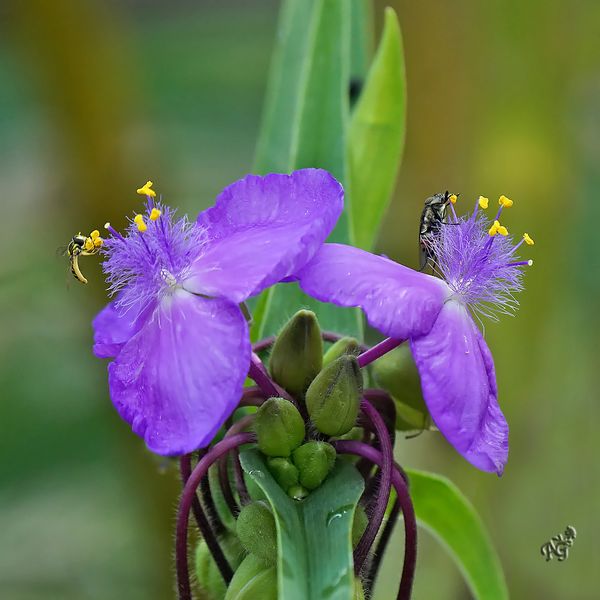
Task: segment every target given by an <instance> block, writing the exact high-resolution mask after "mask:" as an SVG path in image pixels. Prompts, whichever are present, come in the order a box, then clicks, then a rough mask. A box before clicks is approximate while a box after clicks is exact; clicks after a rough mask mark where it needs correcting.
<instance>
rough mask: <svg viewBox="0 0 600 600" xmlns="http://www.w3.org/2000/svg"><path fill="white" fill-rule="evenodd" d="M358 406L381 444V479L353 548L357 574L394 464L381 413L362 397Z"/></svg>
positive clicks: (380, 512)
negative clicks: (362, 530) (364, 526)
mask: <svg viewBox="0 0 600 600" xmlns="http://www.w3.org/2000/svg"><path fill="white" fill-rule="evenodd" d="M360 408H361V410H362V411H363V413H364V414H365V415H366V416H367V418H368V419H369V421H371V423H372V424H373V428H374V429H375V432H376V434H377V439H378V440H379V444H380V445H381V455H382V457H383V458H382V463H381V480H380V484H379V493H378V494H377V500H376V502H375V506H374V507H373V512H372V513H371V515H370V518H369V524H368V525H367V528H366V529H365V532H364V533H363V535H362V537H361V538H360V541H359V542H358V545H357V546H356V548H355V550H354V572H355V573H356V574H357V575H359V574H360V572H361V570H362V568H363V565H364V564H365V560H366V559H367V556H368V555H369V550H370V549H371V546H372V545H373V542H374V541H375V537H376V536H377V532H378V531H379V528H380V527H381V523H382V522H383V518H384V517H385V509H386V507H387V503H388V498H389V496H390V491H391V488H392V466H393V464H394V453H393V448H392V441H391V439H390V436H389V434H388V431H387V428H386V426H385V423H384V422H383V419H382V418H381V415H380V414H379V413H378V412H377V411H376V410H375V408H374V407H373V405H372V404H371V403H370V402H369V401H368V400H366V399H365V398H363V399H362V401H361V403H360Z"/></svg>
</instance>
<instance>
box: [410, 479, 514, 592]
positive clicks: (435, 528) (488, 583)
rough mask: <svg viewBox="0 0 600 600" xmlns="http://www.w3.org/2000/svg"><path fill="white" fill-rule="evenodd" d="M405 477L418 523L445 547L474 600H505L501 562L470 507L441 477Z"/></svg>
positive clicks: (471, 506) (450, 483) (482, 525)
mask: <svg viewBox="0 0 600 600" xmlns="http://www.w3.org/2000/svg"><path fill="white" fill-rule="evenodd" d="M407 474H408V477H409V480H410V495H411V497H412V500H413V503H414V507H415V513H416V516H417V523H418V524H419V525H420V526H421V527H424V528H425V529H427V530H428V531H430V532H431V533H432V534H433V535H434V536H435V537H436V538H438V539H439V540H440V541H441V542H442V544H443V545H444V546H445V547H446V549H447V550H448V551H449V553H450V555H451V556H452V558H453V559H454V561H455V562H456V564H457V565H458V567H459V569H460V570H461V572H462V573H463V576H464V578H465V580H466V582H467V584H468V585H469V588H470V589H471V591H472V593H473V595H474V596H475V598H477V599H481V600H507V599H508V589H507V587H506V581H505V579H504V573H503V571H502V566H501V565H500V560H499V559H498V555H497V554H496V551H495V550H494V547H493V546H492V542H491V541H490V538H489V535H488V533H487V531H486V530H485V526H484V524H483V523H482V521H481V519H480V517H479V515H478V514H477V512H476V511H475V509H474V508H473V505H472V504H471V503H470V502H469V500H467V498H465V496H463V494H462V493H461V492H460V490H459V489H458V488H457V487H456V486H455V485H454V484H453V483H452V482H451V481H449V480H448V479H446V478H444V477H440V476H438V475H434V474H432V473H426V472H424V471H416V470H413V469H407Z"/></svg>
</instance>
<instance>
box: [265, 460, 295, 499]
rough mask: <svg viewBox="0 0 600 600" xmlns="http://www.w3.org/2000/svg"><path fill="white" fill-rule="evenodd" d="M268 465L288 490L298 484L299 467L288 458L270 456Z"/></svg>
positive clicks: (272, 473) (277, 480) (277, 479)
mask: <svg viewBox="0 0 600 600" xmlns="http://www.w3.org/2000/svg"><path fill="white" fill-rule="evenodd" d="M267 467H268V469H269V472H270V473H271V475H273V477H274V478H275V481H276V482H277V483H278V484H279V485H280V486H281V488H282V489H284V490H285V491H286V492H287V490H289V489H290V488H291V487H292V486H294V485H298V469H297V468H296V466H295V465H294V464H292V462H290V461H289V460H288V459H287V458H279V457H277V458H269V459H268V460H267Z"/></svg>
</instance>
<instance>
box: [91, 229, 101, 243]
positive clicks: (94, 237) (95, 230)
mask: <svg viewBox="0 0 600 600" xmlns="http://www.w3.org/2000/svg"><path fill="white" fill-rule="evenodd" d="M90 237H91V238H92V239H93V240H95V239H96V238H99V237H100V232H99V231H98V230H97V229H94V231H92V233H90Z"/></svg>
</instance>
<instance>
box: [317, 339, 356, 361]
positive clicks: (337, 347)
mask: <svg viewBox="0 0 600 600" xmlns="http://www.w3.org/2000/svg"><path fill="white" fill-rule="evenodd" d="M344 354H349V355H351V356H358V355H359V354H360V344H359V342H358V340H357V339H356V338H353V337H343V338H341V339H339V340H338V341H337V342H335V343H334V344H332V345H331V346H330V347H329V348H328V350H327V352H325V355H324V356H323V367H326V366H327V365H328V364H330V363H332V362H333V361H334V360H336V359H338V358H339V357H340V356H342V355H344Z"/></svg>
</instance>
